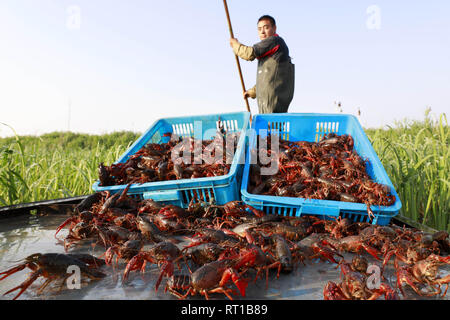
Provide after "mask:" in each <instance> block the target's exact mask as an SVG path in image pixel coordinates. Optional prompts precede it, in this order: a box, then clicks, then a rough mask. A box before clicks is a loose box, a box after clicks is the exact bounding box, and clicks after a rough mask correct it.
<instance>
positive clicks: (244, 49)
mask: <svg viewBox="0 0 450 320" xmlns="http://www.w3.org/2000/svg"><path fill="white" fill-rule="evenodd" d="M233 51H234V54H236V55H237V56H238V57H241V58H242V59H244V60H248V61H253V60H255V58H256V55H255V52H254V50H253V47H248V46H244V45H243V44H241V43H236V44H233Z"/></svg>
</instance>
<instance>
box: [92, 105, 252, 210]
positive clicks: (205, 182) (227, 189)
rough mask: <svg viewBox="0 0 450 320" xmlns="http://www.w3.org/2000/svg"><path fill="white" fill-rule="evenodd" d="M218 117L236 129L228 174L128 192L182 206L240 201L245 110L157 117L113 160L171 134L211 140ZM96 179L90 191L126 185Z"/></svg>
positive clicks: (132, 188) (163, 140) (113, 189)
mask: <svg viewBox="0 0 450 320" xmlns="http://www.w3.org/2000/svg"><path fill="white" fill-rule="evenodd" d="M219 119H220V122H221V124H222V125H223V127H224V128H225V130H227V132H240V137H239V141H238V144H237V148H236V151H235V154H234V158H233V162H232V164H231V167H230V171H229V172H228V174H226V175H223V176H217V177H205V178H196V179H181V180H169V181H160V182H148V183H143V184H132V185H131V186H130V189H129V190H128V195H130V196H132V197H135V198H139V199H153V200H155V201H158V202H163V203H166V204H174V205H177V206H180V207H183V208H186V207H187V206H188V205H189V203H190V201H191V200H192V199H194V200H193V201H194V202H197V201H205V202H215V203H216V204H218V205H222V204H225V203H227V202H229V201H234V200H240V192H239V191H240V185H241V177H242V172H243V168H244V160H245V159H244V157H245V149H246V141H247V139H246V131H247V129H248V126H249V123H250V113H249V112H235V113H225V114H212V115H201V116H187V117H174V118H164V119H160V120H157V121H156V122H155V123H154V124H153V125H152V126H151V127H150V128H149V129H148V130H147V131H146V132H145V133H144V134H143V135H142V136H141V137H139V139H138V140H137V141H136V142H135V143H134V144H133V145H132V146H131V147H130V148H129V149H128V150H127V151H126V152H125V153H124V154H123V155H122V156H121V157H120V158H119V159H118V160H117V161H116V162H115V163H124V162H126V161H127V160H128V159H129V158H130V157H131V156H132V155H133V154H135V153H136V152H137V151H139V150H140V149H141V148H142V147H143V146H144V145H146V144H147V143H158V144H161V143H167V142H168V141H169V140H170V137H168V136H164V135H165V134H166V133H174V134H177V135H178V136H181V137H194V138H195V139H204V140H209V139H212V138H213V137H214V136H215V134H216V130H217V129H218V124H219ZM99 184H100V181H99V180H97V181H96V182H95V183H94V184H93V186H92V189H93V190H94V191H109V192H111V193H116V192H120V191H122V190H123V189H124V188H125V187H126V185H115V186H100V185H99Z"/></svg>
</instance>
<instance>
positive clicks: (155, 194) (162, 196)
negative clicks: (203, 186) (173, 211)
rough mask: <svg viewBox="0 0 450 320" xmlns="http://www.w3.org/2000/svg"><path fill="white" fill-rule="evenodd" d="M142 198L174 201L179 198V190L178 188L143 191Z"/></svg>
mask: <svg viewBox="0 0 450 320" xmlns="http://www.w3.org/2000/svg"><path fill="white" fill-rule="evenodd" d="M142 198H143V199H144V200H145V199H152V200H154V201H176V200H178V199H180V192H179V191H178V190H166V191H150V192H144V193H143V194H142Z"/></svg>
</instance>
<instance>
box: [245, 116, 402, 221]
mask: <svg viewBox="0 0 450 320" xmlns="http://www.w3.org/2000/svg"><path fill="white" fill-rule="evenodd" d="M252 129H253V130H250V132H253V133H255V134H251V135H250V140H249V146H248V150H247V155H246V162H245V166H244V173H243V178H242V185H241V197H242V201H244V202H245V203H246V204H249V205H252V206H253V207H255V208H257V209H259V210H263V211H265V212H266V213H269V214H280V215H284V216H301V215H316V216H319V217H321V218H328V219H329V218H332V217H334V218H336V217H339V216H341V217H342V218H349V219H351V220H352V221H355V222H369V217H368V214H367V206H366V204H362V203H352V202H343V201H332V200H317V199H304V198H293V197H277V196H264V195H257V194H250V193H249V192H248V191H247V186H248V181H249V172H250V163H252V162H253V163H254V162H255V159H253V160H252V159H251V158H250V157H251V150H252V149H254V148H255V147H256V142H257V136H256V134H260V132H259V130H261V129H266V130H267V133H268V134H270V133H277V134H279V135H280V137H281V138H282V139H284V140H289V141H308V142H318V141H320V139H321V138H322V137H323V136H324V135H325V134H328V133H330V132H334V133H336V134H338V135H343V134H349V135H351V136H352V137H353V140H354V148H355V150H356V152H357V153H358V154H359V155H360V156H361V157H362V158H363V159H367V160H368V162H367V173H368V174H369V176H370V177H371V179H372V180H373V181H375V182H378V183H382V184H385V185H388V186H389V187H390V188H391V194H392V195H394V196H395V198H396V201H395V203H394V204H393V205H392V206H370V208H371V209H372V211H373V213H374V215H375V218H374V219H373V221H372V223H373V224H379V225H387V224H389V222H390V220H391V218H392V217H394V216H396V215H397V214H398V213H399V211H400V208H401V206H402V204H401V202H400V198H399V197H398V194H397V192H396V191H395V188H394V186H393V184H392V182H391V180H390V179H389V177H388V175H387V173H386V170H385V169H384V168H383V165H382V164H381V162H380V159H379V158H378V156H377V154H376V152H375V151H374V150H373V147H372V145H371V143H370V141H369V139H368V138H367V136H366V134H365V133H364V130H363V128H362V127H361V125H360V123H359V121H358V120H357V119H356V117H354V116H352V115H346V114H320V113H284V114H260V115H256V116H254V117H253V120H252Z"/></svg>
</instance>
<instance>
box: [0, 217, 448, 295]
mask: <svg viewBox="0 0 450 320" xmlns="http://www.w3.org/2000/svg"><path fill="white" fill-rule="evenodd" d="M66 218H67V216H64V215H49V216H43V217H35V216H18V217H15V218H8V219H2V220H0V271H4V270H7V269H9V268H10V267H12V266H15V265H17V263H18V261H19V260H21V259H23V258H25V257H27V256H29V255H31V254H33V253H38V252H39V253H50V252H55V253H64V248H63V246H62V242H61V241H59V240H58V239H55V237H54V234H55V230H56V228H57V227H58V225H60V224H61V223H62V222H63V221H64V220H65V219H66ZM66 235H67V230H66V229H63V230H61V231H60V233H59V234H58V238H60V239H64V237H65V236H66ZM70 252H84V253H90V254H93V255H95V256H97V257H99V256H100V255H102V254H103V253H104V252H105V249H104V248H102V247H101V246H99V245H98V246H95V247H92V246H91V245H90V244H89V243H86V244H84V245H81V246H77V247H75V248H73V249H71V250H70ZM344 257H345V259H346V260H347V261H351V259H352V255H351V254H344ZM367 258H368V259H369V261H370V262H375V261H374V260H373V259H372V258H371V257H370V256H367ZM375 263H377V264H378V265H380V263H379V262H375ZM124 268H125V264H124V263H123V262H120V261H119V264H118V265H115V266H114V267H111V266H103V267H101V269H100V271H102V272H104V273H106V274H107V276H106V277H105V278H103V279H101V280H99V281H91V282H87V283H84V284H82V286H81V289H68V287H67V285H66V284H65V283H64V282H63V281H61V280H60V281H59V282H58V283H57V282H55V283H52V284H50V285H49V286H48V287H46V288H45V290H43V292H42V293H41V294H38V293H37V291H38V289H39V287H40V286H41V284H42V283H43V282H44V279H43V278H39V279H37V280H36V281H35V282H34V283H33V284H32V285H31V286H30V287H29V288H28V289H27V290H26V291H25V292H24V293H23V294H22V295H21V296H20V297H19V299H28V300H31V299H33V300H53V299H64V300H83V299H87V300H106V299H107V300H111V299H120V300H149V299H150V300H160V299H164V300H167V299H177V298H176V297H174V296H172V295H170V294H169V293H165V292H164V287H165V280H163V281H162V283H161V286H160V288H159V290H158V292H155V282H156V279H157V277H158V274H159V271H158V269H157V268H156V266H154V265H151V264H147V269H146V273H145V274H141V273H139V272H132V273H130V276H129V279H128V281H127V282H126V283H124V282H122V274H123V270H124ZM440 270H442V271H441V276H444V275H445V274H448V272H450V269H449V268H448V266H446V267H441V269H440ZM30 272H31V270H30V269H28V268H26V269H24V270H21V271H19V272H17V273H15V274H13V275H11V276H9V277H8V278H6V279H4V280H2V281H0V294H1V295H0V299H6V300H9V299H12V298H13V297H14V296H15V294H17V293H18V291H16V292H13V293H11V294H8V295H6V296H4V295H3V293H4V292H6V291H8V290H9V289H11V288H13V287H15V286H17V285H19V284H20V283H22V282H23V281H25V279H26V278H27V276H28V274H29V273H30ZM385 274H386V278H387V281H388V283H389V284H390V285H391V286H392V287H395V277H394V276H393V268H392V266H388V267H387V269H386V273H385ZM254 276H255V274H250V273H249V274H248V275H246V277H248V278H251V281H250V283H249V286H248V288H247V293H246V297H245V298H243V297H239V296H233V298H235V299H239V298H240V299H295V300H322V299H323V288H324V286H325V284H326V283H327V282H328V281H334V282H339V278H340V270H339V269H337V268H336V265H335V264H331V263H325V262H318V261H317V262H308V263H307V265H306V266H304V265H302V264H300V265H299V266H298V267H297V268H296V269H295V270H294V271H293V272H292V273H290V274H280V277H279V279H276V272H270V273H269V285H268V288H267V289H266V278H265V272H263V273H261V275H260V278H259V279H258V281H257V282H256V283H254V282H253V279H254ZM60 283H62V286H60ZM405 293H407V295H408V296H407V297H408V299H424V298H423V297H420V296H417V295H416V294H415V293H414V292H413V291H412V290H410V289H409V288H406V289H405ZM210 298H212V299H224V298H225V296H224V295H219V294H214V295H210ZM190 299H203V298H202V297H198V296H197V297H191V298H190ZM433 299H438V298H433ZM445 299H448V298H445Z"/></svg>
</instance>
